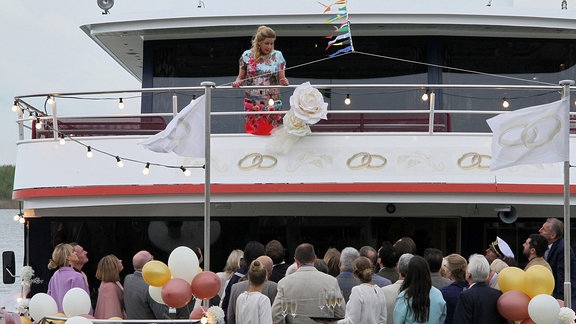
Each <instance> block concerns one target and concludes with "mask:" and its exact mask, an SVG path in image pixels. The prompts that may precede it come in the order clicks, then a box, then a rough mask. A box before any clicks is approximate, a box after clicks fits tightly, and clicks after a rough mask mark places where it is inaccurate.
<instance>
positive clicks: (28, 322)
mask: <svg viewBox="0 0 576 324" xmlns="http://www.w3.org/2000/svg"><path fill="white" fill-rule="evenodd" d="M20 321H21V322H22V324H32V321H31V320H30V319H29V318H28V317H26V316H20Z"/></svg>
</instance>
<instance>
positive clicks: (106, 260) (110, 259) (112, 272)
mask: <svg viewBox="0 0 576 324" xmlns="http://www.w3.org/2000/svg"><path fill="white" fill-rule="evenodd" d="M119 261H120V259H118V258H117V257H116V256H115V255H114V254H108V255H107V256H105V257H103V258H102V259H100V261H99V262H98V268H97V269H96V279H98V280H100V281H103V282H116V281H120V267H119Z"/></svg>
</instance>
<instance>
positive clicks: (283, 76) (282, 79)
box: [278, 70, 290, 86]
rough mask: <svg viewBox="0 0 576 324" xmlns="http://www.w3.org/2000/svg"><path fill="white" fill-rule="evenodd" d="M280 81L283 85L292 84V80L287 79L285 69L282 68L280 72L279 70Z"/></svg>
mask: <svg viewBox="0 0 576 324" xmlns="http://www.w3.org/2000/svg"><path fill="white" fill-rule="evenodd" d="M278 81H280V84H281V85H283V86H287V85H289V84H290V82H288V79H286V71H285V70H281V71H280V72H278Z"/></svg>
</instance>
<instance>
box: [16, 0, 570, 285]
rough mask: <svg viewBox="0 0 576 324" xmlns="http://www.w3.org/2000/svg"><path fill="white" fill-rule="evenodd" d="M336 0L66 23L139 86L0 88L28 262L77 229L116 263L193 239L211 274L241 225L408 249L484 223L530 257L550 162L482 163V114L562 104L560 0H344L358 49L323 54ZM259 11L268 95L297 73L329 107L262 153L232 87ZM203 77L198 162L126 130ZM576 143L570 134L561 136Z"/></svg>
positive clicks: (73, 237)
mask: <svg viewBox="0 0 576 324" xmlns="http://www.w3.org/2000/svg"><path fill="white" fill-rule="evenodd" d="M332 2H334V1H332ZM332 2H330V1H328V0H326V1H312V0H291V1H289V2H281V1H267V2H261V1H252V0H250V1H229V0H201V1H198V2H196V1H184V0H182V1H171V2H166V3H164V2H162V1H159V2H158V3H157V4H156V5H155V6H154V7H148V8H126V7H121V6H120V5H117V6H116V7H111V8H105V10H106V11H108V12H109V14H105V15H102V17H101V19H100V20H99V21H96V22H91V23H87V24H86V25H83V26H81V27H80V28H82V30H83V31H84V32H85V33H86V34H87V35H88V36H89V37H90V39H91V40H92V41H94V42H96V43H97V44H98V45H99V46H100V47H101V48H102V49H103V50H104V51H106V52H107V53H108V54H109V55H110V56H111V57H113V58H114V59H115V60H116V61H117V62H118V64H120V65H121V66H122V67H124V68H125V69H126V70H127V71H128V72H129V73H131V74H132V75H133V76H134V77H135V78H137V79H138V80H140V81H141V82H142V89H115V90H113V91H103V90H99V89H95V90H94V92H93V93H50V92H47V93H43V94H34V95H30V96H20V97H17V98H15V99H16V104H17V106H18V109H16V110H17V111H19V112H20V115H19V123H20V125H21V127H20V135H21V140H20V141H19V142H18V149H17V154H18V155H17V166H16V176H15V184H14V194H13V198H14V199H16V200H18V201H21V202H22V213H23V217H24V218H25V220H26V224H27V234H26V237H27V258H28V259H29V260H30V263H31V265H32V266H33V267H34V269H37V271H38V272H39V275H40V276H42V275H43V273H42V271H46V270H44V269H45V268H46V267H45V261H46V260H48V258H49V255H50V253H51V251H52V249H51V246H52V245H53V244H55V243H58V242H61V241H79V242H80V243H81V244H82V245H84V247H85V249H86V250H88V251H90V255H91V258H92V260H97V259H98V258H99V257H100V256H103V255H105V254H108V253H115V254H117V255H119V256H120V258H122V259H124V260H130V258H131V256H132V255H133V253H135V252H136V251H139V250H141V249H143V248H146V249H149V250H152V251H153V252H154V253H155V254H156V255H157V258H158V259H162V257H163V256H167V254H168V253H169V252H170V251H171V250H172V249H173V248H174V247H176V246H179V245H188V246H200V247H203V248H204V249H205V250H206V251H209V252H210V253H209V254H210V255H209V256H210V260H211V263H210V268H211V269H214V270H216V271H218V270H220V268H221V267H222V266H223V262H224V261H225V258H226V256H227V255H228V253H229V251H231V250H232V249H234V248H242V247H243V246H244V244H245V243H246V242H247V241H248V240H258V241H261V242H264V243H266V242H267V241H269V240H271V239H278V240H280V241H281V242H283V243H284V244H285V246H286V248H287V251H288V252H290V251H293V249H294V247H295V246H296V245H297V244H298V243H300V242H303V241H311V242H313V243H314V244H315V246H316V247H317V249H318V253H319V254H320V255H323V253H324V251H325V250H326V249H327V248H328V247H337V248H339V249H341V248H344V247H346V246H355V247H358V248H359V247H360V246H362V245H372V246H374V247H378V246H379V245H380V244H381V243H382V241H385V240H390V241H395V240H396V239H398V238H399V237H402V236H410V237H413V238H414V240H415V241H416V243H417V244H418V247H419V249H424V248H425V247H437V248H440V249H441V250H443V251H444V252H445V253H453V252H458V253H461V254H463V255H469V254H471V253H474V252H482V251H483V250H484V249H485V248H486V246H487V245H488V243H489V242H491V241H493V240H494V239H495V236H496V235H499V236H500V237H503V238H504V239H506V240H507V241H508V242H509V244H510V245H511V246H512V248H513V249H514V252H515V254H516V255H517V260H518V262H519V263H520V264H521V263H523V262H526V260H523V259H522V253H521V251H522V242H524V240H525V238H526V237H527V236H528V234H531V233H535V232H537V230H538V228H539V227H540V225H541V224H542V222H543V220H544V219H545V218H547V217H560V218H561V217H562V215H563V203H564V197H563V183H564V180H563V174H564V173H563V164H562V163H550V164H534V165H524V166H517V167H512V168H506V169H501V170H498V171H495V172H492V171H490V170H489V168H488V167H489V165H490V163H491V154H492V153H491V149H490V145H491V140H492V134H491V131H490V129H489V127H488V125H487V123H486V119H488V118H490V117H492V116H494V115H496V114H499V113H501V112H503V111H511V110H516V109H519V108H524V107H529V106H534V105H539V104H545V103H550V102H553V101H556V100H559V99H560V97H561V96H562V90H563V87H562V86H561V85H560V82H561V81H562V80H574V79H576V73H575V64H576V41H575V39H576V24H575V23H574V22H575V21H576V5H573V4H571V3H566V1H561V0H554V1H532V0H493V1H491V0H469V1H455V0H439V1H433V2H430V1H424V0H413V1H409V2H406V1H398V0H388V1H360V0H348V1H347V3H346V4H345V6H346V9H345V13H346V18H348V19H349V21H350V30H351V35H352V39H353V45H354V51H353V52H348V53H344V54H342V55H336V56H332V57H330V56H328V54H327V51H326V47H327V42H328V40H327V39H326V38H325V37H326V36H328V35H332V33H333V30H334V26H336V25H337V23H338V22H341V20H336V21H333V22H330V23H328V21H329V20H330V19H331V18H332V17H334V15H336V14H337V13H338V12H339V10H341V9H339V7H338V6H334V7H332V8H331V9H330V10H328V11H327V12H324V11H325V8H326V6H329V5H330V4H331V3H332ZM105 3H108V4H110V1H106V2H105ZM133 7H136V5H134V6H133ZM340 7H341V6H340ZM95 10H98V8H96V7H95ZM259 25H268V26H270V27H272V28H274V29H275V30H276V33H277V40H276V48H277V49H279V50H281V51H282V52H283V54H284V57H286V60H287V70H286V75H287V77H288V78H289V79H290V83H291V86H287V87H279V89H280V91H281V93H282V96H283V98H284V108H283V111H286V110H288V109H289V108H290V107H289V105H288V98H289V97H290V95H292V93H293V90H294V87H295V86H297V85H299V84H301V83H304V82H310V83H311V84H312V85H313V86H315V87H317V88H318V89H319V90H320V91H321V92H322V93H323V94H324V98H325V100H326V102H328V104H329V106H328V109H329V114H328V120H327V121H323V122H320V123H318V124H317V125H315V126H313V127H312V134H311V135H308V136H305V137H303V138H301V139H300V140H299V141H298V142H297V143H296V144H294V145H293V146H292V148H291V149H290V151H289V152H287V153H284V154H279V153H276V152H271V151H270V149H269V146H268V145H269V142H270V141H271V137H269V136H255V135H250V134H245V133H244V111H243V106H242V101H243V89H235V88H232V87H230V83H231V82H232V81H233V80H234V79H235V77H236V74H237V72H238V64H237V62H238V58H239V57H240V55H241V53H242V52H243V51H244V50H245V49H247V48H248V47H249V46H250V38H251V36H252V34H253V33H254V32H255V30H256V28H257V27H258V26H259ZM38 64H43V62H38ZM69 73H74V71H70V72H69ZM203 82H207V83H204V85H210V84H211V83H213V84H214V87H211V86H206V87H204V86H201V84H202V83H203ZM206 89H208V90H209V92H210V101H211V124H210V125H211V134H210V141H209V148H210V151H209V153H210V154H209V157H210V159H209V161H208V162H209V163H206V166H207V168H205V169H204V168H198V167H197V166H202V165H204V164H205V163H204V161H203V159H195V158H190V157H182V156H179V155H176V154H174V153H155V152H152V151H149V150H147V149H145V148H143V147H142V145H139V143H140V142H141V141H143V140H144V139H146V138H148V137H149V136H151V135H153V134H155V133H157V132H159V131H161V130H162V129H164V127H165V126H166V123H168V122H169V121H170V120H171V119H172V118H173V116H174V114H175V113H176V112H177V111H179V110H181V109H182V108H183V107H184V106H186V105H187V104H188V103H189V102H190V101H191V99H192V98H193V97H194V96H199V95H202V94H203V93H204V92H205V90H206ZM107 90H109V89H107ZM425 94H426V95H427V97H428V98H427V99H426V100H424V99H423V95H425ZM565 95H566V93H565ZM135 97H137V98H138V99H139V100H140V102H141V114H140V115H137V116H135V115H123V114H121V112H120V113H119V114H118V115H114V116H101V115H98V114H97V112H95V114H94V116H89V115H80V114H75V113H70V114H61V113H59V111H67V112H68V111H73V110H71V109H62V107H64V106H65V105H67V104H68V105H81V103H82V101H78V100H77V99H75V101H74V102H73V103H71V104H69V103H68V102H69V99H71V98H82V99H88V98H92V99H93V98H100V99H101V100H103V102H107V103H106V104H107V105H109V104H110V101H114V102H119V101H123V100H126V101H128V100H130V99H131V98H135ZM48 98H50V99H52V98H54V99H55V100H56V105H55V106H52V105H50V104H48V103H47V99H48ZM346 98H349V99H350V104H345V103H344V102H345V99H346ZM106 100H108V101H106ZM504 101H506V102H507V103H508V104H509V106H508V107H507V108H504V107H503V105H502V104H503V102H504ZM572 101H573V100H572ZM45 109H46V110H45ZM31 114H32V116H30V115H31ZM37 115H38V116H37ZM40 122H41V123H42V125H41V126H40V127H39V128H38V129H37V128H36V125H37V124H38V123H40ZM62 136H63V137H64V141H65V145H61V144H60V139H59V138H58V137H62ZM575 144H576V142H574V141H573V138H571V142H570V147H571V151H572V152H576V149H575ZM87 151H91V152H92V153H93V157H92V158H87V156H86V154H87ZM573 156H574V155H572V157H573ZM118 160H121V161H122V162H123V163H124V167H123V168H119V167H118V166H117V162H118ZM147 163H150V165H149V174H148V175H143V173H142V171H143V169H144V168H145V167H146V165H147ZM32 165H34V166H35V167H31V166H32ZM39 166H41V167H39ZM181 167H183V168H181ZM183 169H186V171H190V173H191V175H190V176H185V175H184V172H183V171H184V170H183ZM207 171H208V172H209V173H208V177H207V173H206V172H207ZM207 179H208V180H209V181H206V180H207ZM573 179H574V177H572V178H571V182H573ZM206 183H209V186H206ZM205 188H208V189H209V192H208V193H209V194H208V195H205V194H204V192H205ZM206 201H208V202H209V205H205V202H206ZM207 213H208V214H209V217H210V220H211V222H210V226H209V227H207V228H208V229H209V233H210V235H209V237H210V240H209V241H210V244H209V245H208V246H205V245H204V238H205V235H204V234H205V227H204V220H205V219H206V218H205V217H206V214H207ZM498 213H500V215H499V216H500V217H499V216H498V215H497V214H498ZM508 223H511V224H508ZM41 247H45V248H41ZM96 263H97V262H96V261H93V262H91V264H89V265H87V266H88V267H89V266H92V267H94V268H95V267H96ZM87 271H91V269H89V268H88V269H87ZM44 275H45V274H44Z"/></svg>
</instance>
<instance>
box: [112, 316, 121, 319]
mask: <svg viewBox="0 0 576 324" xmlns="http://www.w3.org/2000/svg"><path fill="white" fill-rule="evenodd" d="M109 320H122V317H118V316H112V317H110V318H109Z"/></svg>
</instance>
